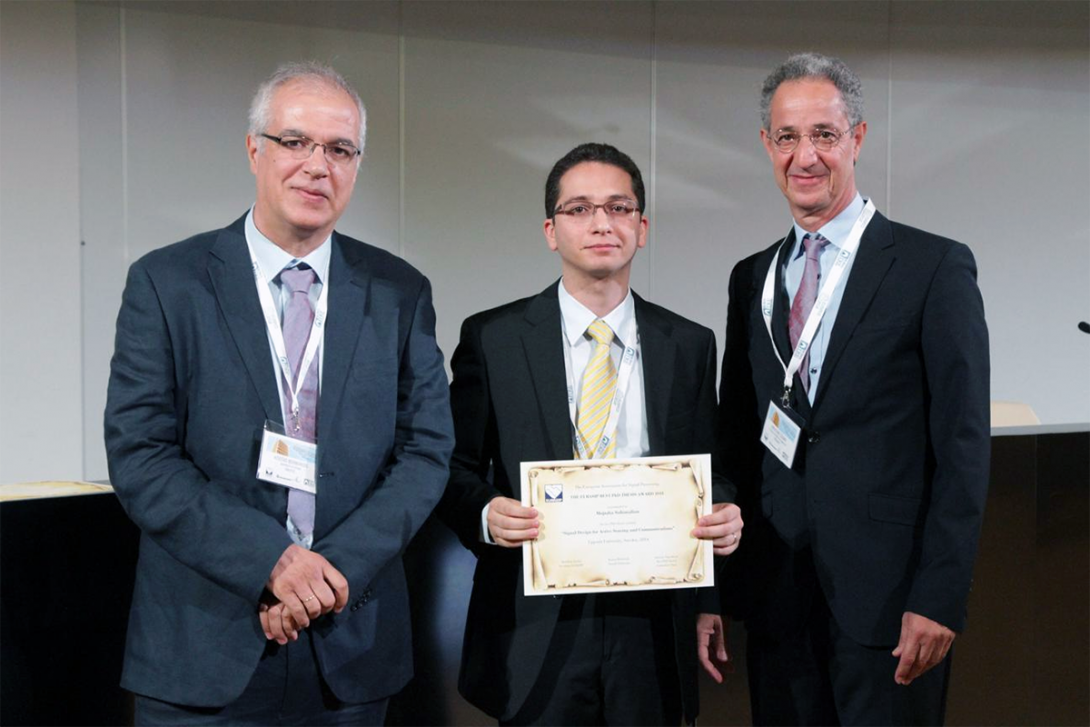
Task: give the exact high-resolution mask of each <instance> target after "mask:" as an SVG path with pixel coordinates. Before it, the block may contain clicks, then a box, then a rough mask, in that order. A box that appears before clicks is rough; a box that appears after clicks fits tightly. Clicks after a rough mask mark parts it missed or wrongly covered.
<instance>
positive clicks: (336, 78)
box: [250, 61, 367, 160]
mask: <svg viewBox="0 0 1090 727" xmlns="http://www.w3.org/2000/svg"><path fill="white" fill-rule="evenodd" d="M292 81H309V82H311V83H316V84H324V85H326V86H328V87H330V88H336V89H340V90H341V91H344V92H345V93H347V94H348V95H349V96H350V97H351V98H352V100H353V101H354V102H355V103H356V109H357V110H358V111H359V114H360V135H359V139H358V140H357V141H358V143H357V144H356V146H358V147H359V149H360V151H363V143H364V141H365V139H366V137H367V110H366V109H364V107H363V101H362V100H361V99H360V95H359V94H358V93H356V89H354V88H352V86H350V85H349V84H348V81H346V80H344V76H342V75H341V74H339V73H337V72H336V71H335V70H333V69H332V68H331V67H329V66H327V65H325V64H324V63H318V62H317V61H302V62H292V63H284V64H282V65H281V66H280V67H279V68H277V69H276V71H275V72H273V74H272V75H271V76H269V77H268V78H267V79H265V81H264V82H263V83H262V84H261V85H260V86H258V87H257V93H255V94H254V98H253V101H251V102H250V135H251V136H254V137H256V136H258V135H260V134H264V133H267V132H268V129H269V123H270V119H269V107H270V106H271V105H272V98H273V96H274V95H275V94H276V91H277V89H278V88H280V87H281V86H283V85H284V84H286V83H291V82H292ZM356 159H357V160H359V159H360V157H356Z"/></svg>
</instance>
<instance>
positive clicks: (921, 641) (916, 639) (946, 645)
mask: <svg viewBox="0 0 1090 727" xmlns="http://www.w3.org/2000/svg"><path fill="white" fill-rule="evenodd" d="M955 636H957V634H955V633H954V632H953V631H951V630H950V629H948V628H946V627H945V626H943V625H942V624H940V623H939V622H938V621H932V620H931V619H929V618H927V617H926V616H921V615H919V614H918V613H912V612H911V611H905V615H904V616H902V617H901V640H900V642H899V643H898V644H897V648H896V649H894V650H893V655H894V656H895V657H898V658H900V660H901V661H900V662H899V663H898V664H897V672H896V673H895V674H894V675H893V681H895V682H897V683H898V684H902V685H904V686H908V685H909V684H911V683H912V681H913V680H914V679H915V678H916V677H918V676H920V675H921V674H923V673H924V672H926V671H927V670H928V669H930V668H931V667H933V666H935V665H936V664H939V663H940V662H941V661H942V660H943V659H945V658H946V653H947V652H948V651H950V644H952V643H954V637H955Z"/></svg>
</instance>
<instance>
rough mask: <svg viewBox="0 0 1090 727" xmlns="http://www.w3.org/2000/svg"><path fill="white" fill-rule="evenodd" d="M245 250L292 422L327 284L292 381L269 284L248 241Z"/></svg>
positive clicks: (318, 338)
mask: <svg viewBox="0 0 1090 727" xmlns="http://www.w3.org/2000/svg"><path fill="white" fill-rule="evenodd" d="M246 247H247V248H249V250H250V262H251V263H252V264H253V270H254V279H255V280H256V281H257V297H258V298H259V299H260V300H261V310H262V312H263V313H264V314H265V328H266V329H268V332H269V340H270V341H271V342H272V347H273V352H274V353H275V354H276V360H277V362H278V363H279V364H280V371H281V372H282V373H283V375H284V382H285V384H286V386H287V388H288V396H289V402H290V403H291V415H292V416H293V417H295V419H296V420H298V418H299V390H300V389H301V388H302V387H303V380H304V379H305V378H306V372H307V371H309V370H310V365H311V364H312V363H313V362H314V356H315V354H316V353H317V351H318V346H319V345H320V344H321V342H322V335H323V334H324V328H323V325H324V324H325V315H326V308H327V306H328V304H329V284H328V282H329V281H324V282H325V284H324V285H322V292H321V294H320V295H319V296H318V305H317V306H316V308H315V310H314V321H313V322H312V323H311V324H310V333H309V334H308V336H307V347H306V348H305V349H303V361H302V363H301V364H300V365H299V371H297V372H296V375H295V377H294V378H293V377H292V375H291V363H290V362H289V361H288V352H287V347H286V346H285V345H284V331H283V330H282V329H281V327H280V315H279V314H278V313H277V311H276V304H275V303H274V302H273V297H272V293H271V292H270V291H269V283H268V281H267V280H266V279H265V275H264V274H263V273H262V272H261V265H260V264H259V263H258V262H257V256H256V255H254V250H253V248H252V247H250V241H249V240H247V241H246Z"/></svg>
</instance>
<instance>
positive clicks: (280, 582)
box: [265, 543, 348, 629]
mask: <svg viewBox="0 0 1090 727" xmlns="http://www.w3.org/2000/svg"><path fill="white" fill-rule="evenodd" d="M265 587H266V588H268V589H269V592H270V593H272V594H273V596H275V597H276V600H278V601H280V603H281V604H283V607H284V608H285V609H287V611H288V613H289V614H290V616H291V619H292V621H293V622H294V624H295V626H296V627H297V628H299V629H305V628H306V627H307V626H309V625H310V621H311V619H315V618H318V617H319V616H321V615H323V614H326V613H329V612H330V611H335V612H337V613H340V612H341V610H343V609H344V607H345V606H346V605H347V604H348V580H347V579H346V578H345V577H344V576H343V575H342V574H341V572H340V571H339V570H337V569H336V568H334V567H333V565H332V564H331V563H330V562H329V561H328V560H326V559H325V558H323V557H322V556H320V555H318V554H317V553H315V552H312V551H310V550H307V549H306V548H301V547H299V546H298V545H295V544H294V543H292V544H291V545H289V546H288V547H287V549H286V550H285V551H284V552H283V553H282V554H281V555H280V560H278V561H276V565H275V566H273V569H272V573H271V574H270V575H269V581H268V583H266V584H265Z"/></svg>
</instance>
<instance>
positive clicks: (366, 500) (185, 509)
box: [105, 218, 452, 706]
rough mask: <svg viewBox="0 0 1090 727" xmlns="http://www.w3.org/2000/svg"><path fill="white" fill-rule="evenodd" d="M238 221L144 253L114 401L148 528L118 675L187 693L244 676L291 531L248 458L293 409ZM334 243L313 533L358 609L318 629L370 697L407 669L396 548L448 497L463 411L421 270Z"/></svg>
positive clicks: (345, 690) (325, 649) (327, 670)
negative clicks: (281, 388)
mask: <svg viewBox="0 0 1090 727" xmlns="http://www.w3.org/2000/svg"><path fill="white" fill-rule="evenodd" d="M244 219H245V218H240V219H239V220H237V221H236V222H235V223H234V224H233V225H231V226H230V227H228V228H226V229H223V230H217V231H213V232H208V233H204V234H201V235H197V236H195V237H192V238H190V239H188V240H185V241H183V242H180V243H177V244H175V245H170V246H168V247H165V248H162V249H159V250H155V251H154V252H151V253H149V254H148V255H146V256H145V257H143V258H142V259H140V260H139V261H137V262H136V263H135V264H133V266H132V268H131V269H130V271H129V276H128V282H127V284H126V287H125V294H124V299H123V302H122V306H121V312H120V314H119V316H118V321H117V339H116V347H115V353H114V358H113V361H112V363H111V371H110V385H109V394H108V400H107V405H106V420H105V426H106V446H107V454H108V460H109V467H110V479H111V481H112V483H113V485H114V487H115V489H116V490H117V494H118V497H119V498H120V500H121V504H122V505H123V506H124V508H125V510H126V512H127V513H128V514H129V516H130V517H131V518H132V519H133V521H134V522H135V523H136V524H137V526H139V528H140V530H141V541H140V560H139V564H138V566H137V574H136V586H135V592H134V594H133V603H132V610H131V614H130V618H129V632H128V642H127V647H126V656H125V668H124V673H123V676H122V685H123V686H124V687H125V688H127V689H130V690H132V691H134V692H137V693H140V694H144V695H148V696H151V697H155V698H158V699H163V700H167V701H171V702H176V703H181V704H188V705H201V706H222V705H225V704H227V703H229V702H231V701H232V700H234V699H235V698H237V697H238V695H239V694H241V692H242V690H243V689H244V688H245V686H246V684H247V683H248V681H249V679H250V677H251V675H252V674H253V671H254V669H255V667H256V665H257V662H258V659H259V658H260V656H261V654H262V651H263V649H264V646H265V637H264V634H263V633H262V630H261V626H260V623H259V620H258V616H257V605H258V600H259V598H260V597H261V595H262V592H263V589H264V584H265V582H266V580H267V579H268V577H269V574H270V572H271V571H272V568H273V565H274V564H275V563H276V561H277V559H278V558H279V557H280V554H281V553H282V552H283V551H284V549H285V548H286V547H287V546H288V545H289V544H290V543H291V541H290V539H289V538H288V534H287V532H286V530H285V527H284V522H285V517H286V509H287V490H286V489H284V488H282V487H278V486H275V485H271V484H269V483H266V482H262V481H260V480H258V479H257V477H256V475H255V473H256V471H257V455H258V446H259V443H260V440H261V433H262V427H263V424H264V423H265V421H266V420H267V419H268V420H272V421H277V422H279V421H281V408H280V398H279V395H278V390H277V384H276V378H275V377H276V376H277V373H276V371H275V370H274V368H273V365H272V360H271V356H270V353H269V344H268V338H267V334H266V331H265V324H264V321H263V317H262V313H261V307H260V304H259V302H258V296H257V291H256V288H255V286H254V279H253V274H252V272H251V267H250V258H249V254H248V251H247V248H246V242H245V237H244V227H243V223H244ZM332 242H333V251H332V256H331V260H330V270H329V286H330V287H329V315H328V319H327V324H326V330H325V339H324V344H323V345H324V363H323V374H322V390H321V400H320V403H319V408H318V446H319V451H318V457H319V458H318V478H319V479H318V494H317V501H316V520H315V527H314V550H315V551H316V552H318V553H321V554H322V555H323V556H325V557H326V558H327V559H328V560H329V561H330V562H331V563H332V564H333V565H334V567H336V568H338V569H339V570H340V571H341V572H342V573H343V574H344V575H345V577H346V578H347V579H348V582H349V589H350V594H349V605H350V607H349V608H347V609H345V610H344V611H343V612H342V613H341V614H339V615H333V614H330V615H328V616H325V617H323V618H321V619H320V620H319V621H317V622H316V623H315V624H313V625H312V626H311V632H312V634H313V636H314V641H315V645H316V650H317V655H318V660H319V662H320V664H321V668H322V672H323V675H324V677H325V679H326V681H327V682H328V684H329V686H330V687H331V688H332V690H333V692H334V693H335V694H336V695H337V696H338V697H339V698H340V699H342V700H345V701H350V702H360V701H369V700H373V699H378V698H381V697H384V696H387V695H389V694H392V693H394V692H396V691H397V690H398V689H400V688H401V687H402V686H403V685H404V684H405V683H406V682H407V681H408V680H409V678H410V677H411V676H412V656H411V648H410V647H411V635H410V629H409V610H408V604H407V591H406V587H405V577H404V573H403V570H402V565H401V553H402V551H403V550H404V548H405V546H406V544H407V543H408V542H409V540H410V538H412V536H413V534H414V533H415V532H416V531H417V529H418V528H419V527H420V525H421V523H423V521H424V519H425V518H426V517H427V515H428V513H429V512H430V511H431V509H432V507H433V505H434V503H435V502H436V501H437V500H438V498H439V497H440V495H441V494H442V491H443V487H444V485H445V483H446V479H447V466H448V458H449V454H450V450H451V447H452V431H451V429H452V428H451V421H450V410H449V405H448V388H447V378H446V374H445V371H444V369H443V361H442V354H441V353H440V352H439V349H438V348H437V346H436V342H435V315H434V311H433V309H432V303H431V291H430V286H429V284H428V281H427V280H426V279H425V278H424V277H423V276H422V275H421V274H420V273H419V272H417V271H416V270H414V269H413V268H412V267H411V266H409V265H408V264H407V263H405V262H403V261H402V260H400V259H398V258H396V257H394V256H393V255H390V254H389V253H386V252H384V251H382V250H379V249H377V248H374V247H371V246H369V245H365V244H364V243H361V242H358V241H356V240H353V239H351V238H348V237H344V236H343V235H340V234H337V233H334V235H333V241H332Z"/></svg>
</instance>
